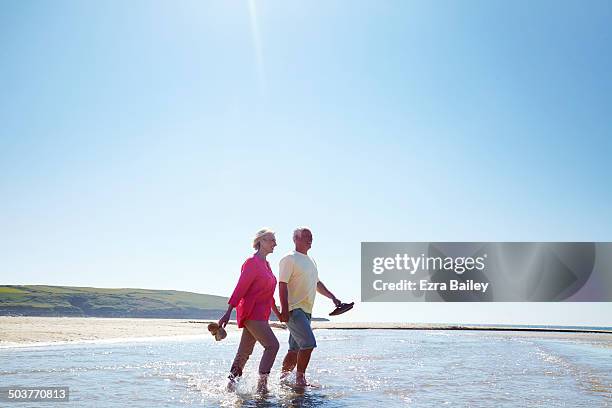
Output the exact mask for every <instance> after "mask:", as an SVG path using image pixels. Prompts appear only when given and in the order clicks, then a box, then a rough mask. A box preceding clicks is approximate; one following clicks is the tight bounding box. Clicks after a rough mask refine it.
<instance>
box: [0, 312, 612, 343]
mask: <svg viewBox="0 0 612 408" xmlns="http://www.w3.org/2000/svg"><path fill="white" fill-rule="evenodd" d="M210 321H211V320H185V319H151V318H146V319H134V318H90V317H32V316H29V317H11V316H0V348H6V347H26V346H27V347H29V346H37V345H49V344H73V343H82V342H107V341H113V342H123V341H143V340H146V341H149V340H151V339H181V338H185V337H198V338H201V339H202V341H208V340H212V337H211V336H210V334H209V332H208V330H207V328H206V326H207V323H209V322H210ZM271 325H272V326H273V328H274V330H278V331H279V333H282V332H284V331H285V330H284V329H283V327H284V325H283V324H281V323H278V322H273V323H271ZM313 327H314V328H315V329H316V330H331V329H333V330H370V331H372V332H373V335H375V333H374V332H376V331H379V330H425V331H431V332H434V333H435V332H443V331H447V332H448V331H451V332H453V331H454V332H457V333H458V334H459V333H460V332H463V333H468V332H472V333H474V334H477V335H482V336H524V337H546V338H558V339H582V340H588V341H593V342H597V343H599V344H602V345H603V346H604V347H612V329H610V328H608V329H609V330H597V331H595V330H590V329H586V330H579V329H575V328H574V329H562V328H560V329H551V328H544V327H540V328H536V327H531V328H526V327H507V326H504V327H502V326H501V325H500V326H493V325H491V326H469V325H459V326H458V325H441V324H413V323H341V322H313ZM227 330H228V333H229V334H230V335H236V336H237V335H239V329H238V327H237V326H236V324H235V321H233V322H230V325H228V327H227Z"/></svg>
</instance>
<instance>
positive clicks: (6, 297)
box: [0, 285, 228, 319]
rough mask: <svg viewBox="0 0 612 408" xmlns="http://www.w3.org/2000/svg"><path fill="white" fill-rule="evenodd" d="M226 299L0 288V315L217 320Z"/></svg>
mask: <svg viewBox="0 0 612 408" xmlns="http://www.w3.org/2000/svg"><path fill="white" fill-rule="evenodd" d="M227 300H228V298H225V297H222V296H213V295H203V294H200V293H192V292H181V291H176V290H149V289H104V288H87V287H72V286H41V285H27V286H20V285H4V286H0V315H17V316H81V317H152V318H176V319H181V318H191V319H218V318H219V317H220V316H221V314H222V313H223V312H224V311H225V310H226V309H227Z"/></svg>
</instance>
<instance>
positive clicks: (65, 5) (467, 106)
mask: <svg viewBox="0 0 612 408" xmlns="http://www.w3.org/2000/svg"><path fill="white" fill-rule="evenodd" d="M611 20H612V5H611V4H610V2H607V1H590V2H587V3H584V2H578V1H563V2H552V1H539V2H536V3H534V2H526V1H519V2H501V1H493V2H491V1H471V2H458V1H439V2H424V1H423V2H400V1H397V2H374V1H370V2H365V1H357V2H340V1H336V2H306V1H301V2H299V1H298V2H260V1H255V2H244V1H236V2H226V1H217V2H212V1H211V2H187V1H184V2H180V3H178V4H175V3H171V2H162V1H133V2H129V3H125V2H119V1H105V2H95V3H94V2H77V1H74V2H65V1H56V2H34V1H23V2H4V3H3V4H2V5H0V52H1V56H2V64H0V85H1V89H2V92H1V93H0V108H1V109H0V119H1V121H2V134H1V137H0V195H1V197H2V200H0V247H1V248H2V256H0V273H1V276H2V283H5V284H53V285H55V284H57V285H80V286H101V287H145V288H160V289H177V290H189V291H195V292H202V293H211V294H219V295H226V296H229V294H230V293H231V291H232V289H233V286H234V284H235V282H236V279H237V276H238V274H239V268H240V265H241V263H242V262H243V260H244V259H245V258H246V257H247V256H248V255H249V254H250V252H251V251H250V237H251V236H252V234H253V233H254V232H255V231H256V230H257V229H259V228H260V227H261V226H270V227H271V228H273V229H274V230H276V231H277V232H278V234H277V239H278V241H279V247H278V248H277V251H276V252H275V253H274V254H273V255H271V256H270V261H271V263H272V264H273V265H276V264H277V262H278V260H279V259H280V257H281V255H282V254H283V253H285V252H287V251H288V250H290V249H291V231H292V230H293V228H294V227H296V226H298V225H309V226H311V228H312V230H313V233H314V239H315V242H314V245H313V249H312V255H313V256H314V257H315V258H316V259H317V261H318V264H319V267H320V275H321V277H322V280H323V281H324V282H325V283H326V284H327V285H328V286H329V287H330V288H331V289H332V290H333V291H334V292H336V293H337V295H338V296H339V297H340V298H342V299H347V300H348V299H351V300H358V299H359V267H360V263H359V262H360V260H359V248H360V242H361V241H455V240H456V241H494V240H495V241H517V240H525V241H548V240H550V241H581V240H584V241H610V240H612V237H611V235H610V231H612V218H611V217H610V210H609V208H610V207H609V203H610V202H611V198H612V187H610V186H611V185H612V183H610V179H611V178H612V165H611V164H610V161H609V157H610V154H611V153H612V142H611V141H610V136H612V121H610V118H611V117H612V76H610V72H612V57H611V56H612V52H611V51H612V50H611V49H610V44H611V43H612V29H611V28H610V24H609V21H611ZM329 308H330V304H329V303H328V302H326V301H324V300H323V299H322V298H319V300H318V301H317V306H316V309H315V313H318V314H324V313H326V311H327V309H329ZM351 313H352V314H350V315H349V314H347V315H345V316H343V317H342V319H349V320H373V321H382V320H386V321H416V322H474V323H480V322H482V323H527V324H528V323H546V324H606V325H612V321H611V320H610V316H612V306H611V304H610V303H599V304H423V305H421V304H419V305H416V304H385V305H374V304H361V305H358V307H357V308H356V309H355V310H354V313H353V312H351Z"/></svg>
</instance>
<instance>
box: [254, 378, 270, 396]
mask: <svg viewBox="0 0 612 408" xmlns="http://www.w3.org/2000/svg"><path fill="white" fill-rule="evenodd" d="M257 393H258V394H267V393H268V374H259V380H258V381H257Z"/></svg>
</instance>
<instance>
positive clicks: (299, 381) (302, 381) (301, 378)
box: [295, 371, 310, 387]
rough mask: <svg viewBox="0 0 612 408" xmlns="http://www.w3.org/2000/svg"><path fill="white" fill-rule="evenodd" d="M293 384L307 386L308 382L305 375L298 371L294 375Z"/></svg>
mask: <svg viewBox="0 0 612 408" xmlns="http://www.w3.org/2000/svg"><path fill="white" fill-rule="evenodd" d="M295 385H297V386H298V387H308V386H309V385H310V384H308V381H306V375H305V374H304V373H300V372H299V371H298V372H297V373H296V375H295Z"/></svg>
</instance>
